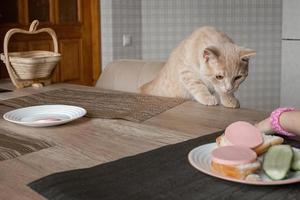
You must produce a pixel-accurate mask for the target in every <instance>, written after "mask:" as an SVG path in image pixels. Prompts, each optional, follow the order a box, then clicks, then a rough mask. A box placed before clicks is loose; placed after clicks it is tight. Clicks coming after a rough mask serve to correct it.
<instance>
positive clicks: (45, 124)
mask: <svg viewBox="0 0 300 200" xmlns="http://www.w3.org/2000/svg"><path fill="white" fill-rule="evenodd" d="M52 106H65V107H68V108H71V107H72V108H75V109H78V110H80V111H81V112H82V113H81V114H80V115H79V116H77V117H73V118H70V119H66V120H62V121H58V122H48V123H35V122H23V121H16V120H12V119H10V118H9V117H8V116H9V115H10V114H12V113H14V112H19V111H22V110H29V109H36V108H41V107H52ZM86 113H87V111H86V109H84V108H82V107H79V106H74V105H66V104H49V105H37V106H28V107H23V108H17V109H14V110H11V111H8V112H6V113H4V114H3V119H5V120H6V121H9V122H12V123H16V124H20V125H24V126H31V127H47V126H56V125H60V124H65V123H68V122H70V121H74V120H76V119H79V118H81V117H83V116H84V115H86Z"/></svg>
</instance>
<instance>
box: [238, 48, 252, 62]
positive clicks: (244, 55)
mask: <svg viewBox="0 0 300 200" xmlns="http://www.w3.org/2000/svg"><path fill="white" fill-rule="evenodd" d="M255 54H256V51H255V50H253V49H248V48H244V49H241V51H240V58H241V60H245V61H248V60H249V58H250V57H251V56H254V55H255Z"/></svg>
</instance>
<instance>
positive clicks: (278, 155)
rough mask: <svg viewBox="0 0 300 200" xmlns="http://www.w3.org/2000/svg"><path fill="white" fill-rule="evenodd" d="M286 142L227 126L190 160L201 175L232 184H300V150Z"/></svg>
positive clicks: (246, 126) (243, 125)
mask: <svg viewBox="0 0 300 200" xmlns="http://www.w3.org/2000/svg"><path fill="white" fill-rule="evenodd" d="M239 138H240V139H239ZM283 142H284V139H283V138H281V137H279V136H273V135H266V134H264V133H261V132H260V131H259V130H258V129H256V128H255V127H254V126H252V125H251V124H248V123H246V122H238V123H234V124H232V125H230V126H229V127H227V129H226V130H225V133H224V134H223V135H221V136H219V137H218V138H216V142H214V143H209V144H204V145H201V146H199V147H196V148H195V149H193V150H192V151H191V152H190V153H189V155H188V158H189V162H190V163H191V165H192V166H193V167H195V168H196V169H198V170H200V171H201V172H203V173H205V174H208V175H211V176H214V177H217V178H221V179H224V180H228V181H234V182H239V183H244V184H252V185H282V184H291V183H297V182H300V149H297V148H294V147H292V146H290V145H288V144H283Z"/></svg>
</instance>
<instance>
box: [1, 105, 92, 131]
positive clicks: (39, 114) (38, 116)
mask: <svg viewBox="0 0 300 200" xmlns="http://www.w3.org/2000/svg"><path fill="white" fill-rule="evenodd" d="M85 114H86V110H85V109H84V108H81V107H78V106H71V105H41V106H30V107H25V108H19V109H16V110H12V111H9V112H7V113H5V114H4V115H3V118H4V119H5V120H7V121H9V122H13V123H16V124H21V125H24V126H32V127H47V126H56V125H61V124H65V123H68V122H70V121H73V120H76V119H78V118H80V117H83V116H84V115H85Z"/></svg>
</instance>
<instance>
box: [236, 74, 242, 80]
mask: <svg viewBox="0 0 300 200" xmlns="http://www.w3.org/2000/svg"><path fill="white" fill-rule="evenodd" d="M240 78H242V76H241V75H239V76H236V77H234V80H235V81H237V80H239V79H240Z"/></svg>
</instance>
